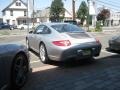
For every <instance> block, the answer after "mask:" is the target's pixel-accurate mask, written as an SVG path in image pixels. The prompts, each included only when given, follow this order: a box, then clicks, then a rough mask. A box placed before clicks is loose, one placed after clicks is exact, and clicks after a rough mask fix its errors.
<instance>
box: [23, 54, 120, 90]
mask: <svg viewBox="0 0 120 90" xmlns="http://www.w3.org/2000/svg"><path fill="white" fill-rule="evenodd" d="M58 63H59V62H53V63H52V64H51V65H52V66H56V67H52V68H51V67H50V68H44V69H40V70H36V71H33V72H32V73H31V75H30V78H29V80H28V83H27V84H26V85H25V86H24V87H23V88H22V90H34V89H35V90H40V89H41V90H48V89H49V90H66V88H68V89H70V90H83V88H84V89H85V90H96V89H100V88H102V89H105V90H110V88H109V86H112V87H113V88H114V89H116V88H118V86H119V85H118V86H117V83H120V55H119V54H117V55H111V56H106V57H103V58H99V59H93V60H92V62H91V61H90V62H89V61H85V60H77V61H73V60H70V61H66V62H64V63H63V62H60V64H58ZM41 68H42V67H41ZM116 82H117V83H116ZM106 85H109V86H108V87H106Z"/></svg>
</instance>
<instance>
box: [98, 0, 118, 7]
mask: <svg viewBox="0 0 120 90" xmlns="http://www.w3.org/2000/svg"><path fill="white" fill-rule="evenodd" d="M99 1H101V0H99ZM106 1H107V2H111V3H112V4H114V5H118V6H119V5H120V3H119V2H115V0H114V1H112V0H105V2H106Z"/></svg>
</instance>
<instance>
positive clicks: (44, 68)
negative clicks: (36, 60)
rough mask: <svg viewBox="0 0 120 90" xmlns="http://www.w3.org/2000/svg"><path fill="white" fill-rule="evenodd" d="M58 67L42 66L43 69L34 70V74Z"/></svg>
mask: <svg viewBox="0 0 120 90" xmlns="http://www.w3.org/2000/svg"><path fill="white" fill-rule="evenodd" d="M57 67H58V66H53V65H47V66H42V67H38V68H33V69H32V72H38V71H44V70H49V69H54V68H57Z"/></svg>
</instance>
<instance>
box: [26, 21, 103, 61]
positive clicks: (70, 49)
mask: <svg viewBox="0 0 120 90" xmlns="http://www.w3.org/2000/svg"><path fill="white" fill-rule="evenodd" d="M26 42H27V47H28V49H32V50H34V51H35V52H37V53H39V56H40V60H41V61H42V62H43V63H49V61H50V60H55V61H64V60H68V59H70V58H78V59H83V58H91V57H93V56H99V54H100V50H101V43H100V42H99V40H97V39H96V38H94V37H93V36H92V35H90V34H88V33H87V32H85V31H84V30H82V29H81V28H80V27H78V26H76V25H72V24H68V23H43V24H40V25H39V26H38V27H37V28H36V29H35V30H34V31H30V34H29V35H27V37H26Z"/></svg>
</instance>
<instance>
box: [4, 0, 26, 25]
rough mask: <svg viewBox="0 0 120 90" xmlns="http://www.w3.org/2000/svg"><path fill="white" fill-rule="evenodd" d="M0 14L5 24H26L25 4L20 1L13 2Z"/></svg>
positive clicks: (14, 0)
mask: <svg viewBox="0 0 120 90" xmlns="http://www.w3.org/2000/svg"><path fill="white" fill-rule="evenodd" d="M2 13H3V15H2V16H3V22H5V23H9V24H11V25H12V24H15V25H19V24H21V23H26V22H27V4H26V3H24V2H23V1H22V0H13V1H12V3H10V4H9V5H8V6H7V7H6V8H4V9H3V10H2Z"/></svg>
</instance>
